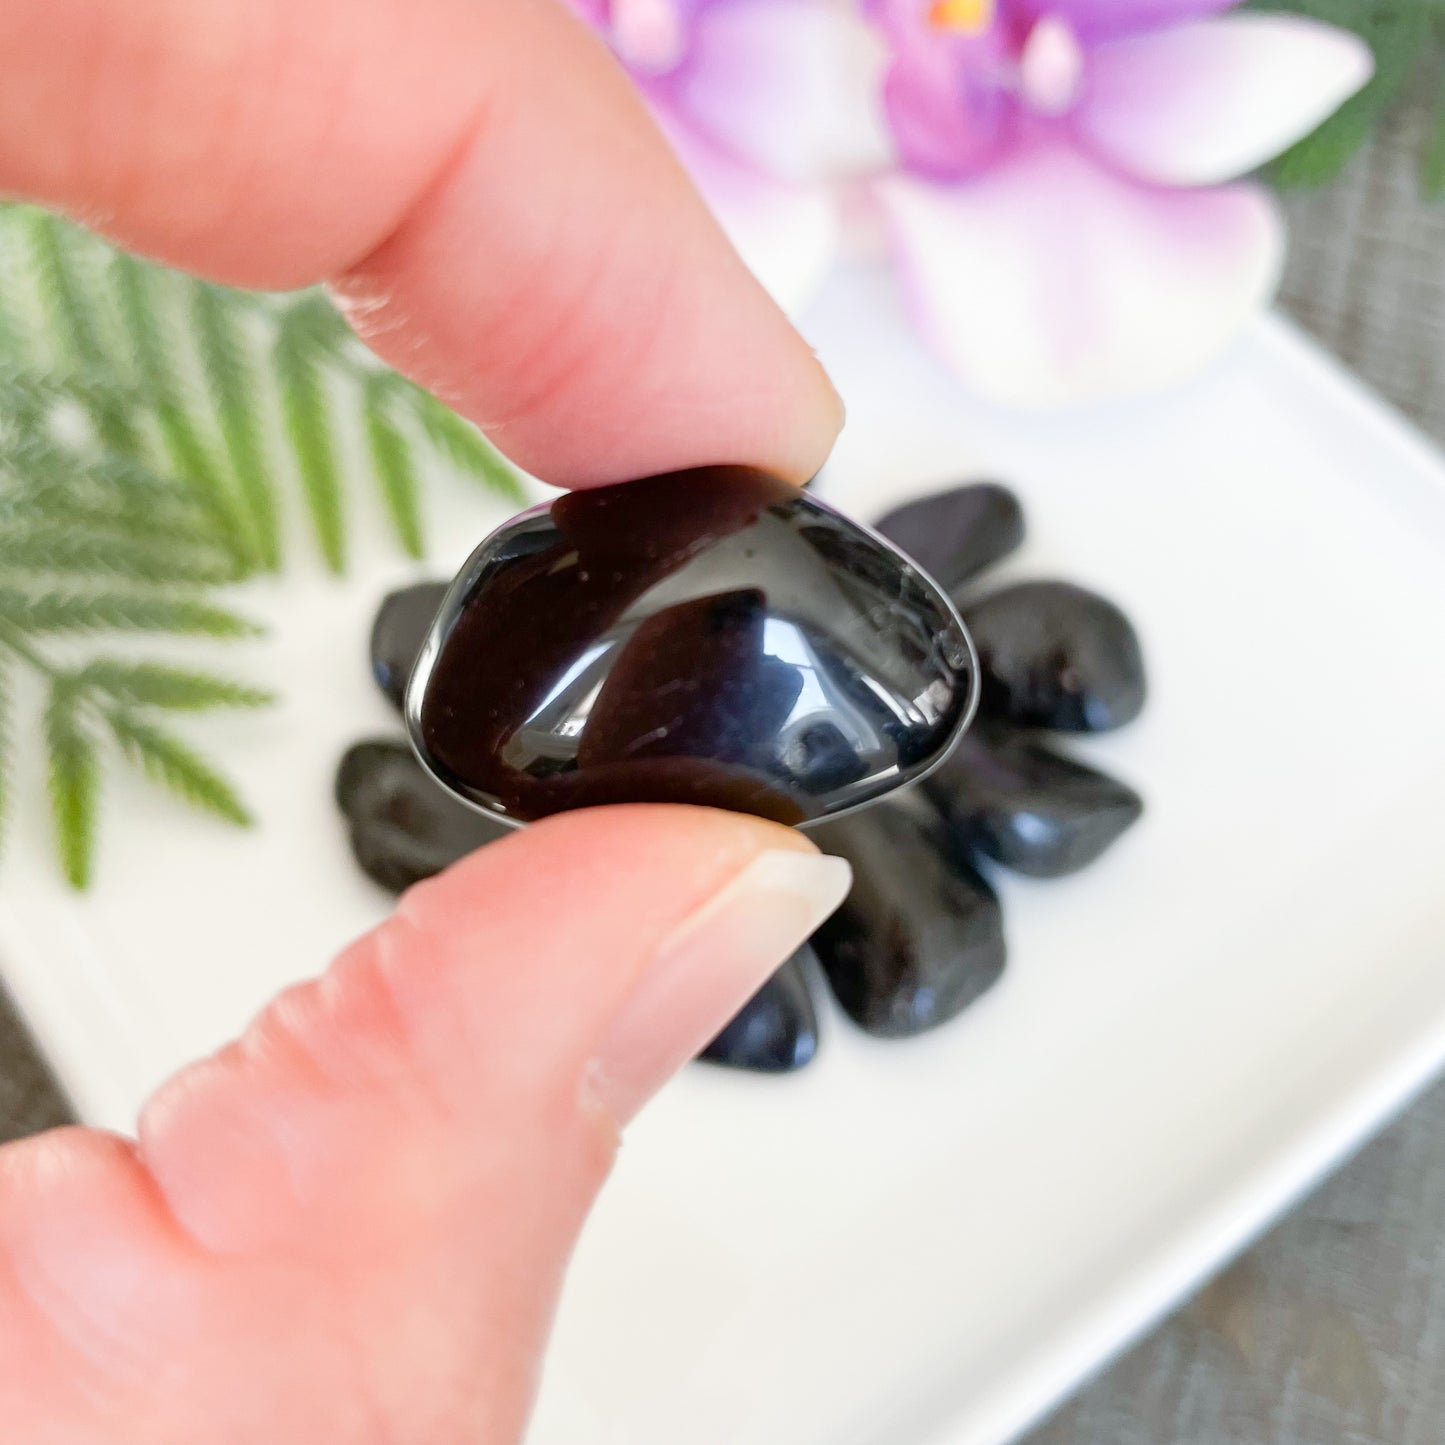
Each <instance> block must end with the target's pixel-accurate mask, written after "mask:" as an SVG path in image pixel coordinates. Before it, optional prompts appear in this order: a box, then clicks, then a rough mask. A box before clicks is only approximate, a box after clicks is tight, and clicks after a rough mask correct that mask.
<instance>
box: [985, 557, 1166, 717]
mask: <svg viewBox="0 0 1445 1445" xmlns="http://www.w3.org/2000/svg"><path fill="white" fill-rule="evenodd" d="M965 616H966V618H967V621H968V627H969V631H970V632H971V633H972V634H973V641H974V645H975V646H976V647H977V648H978V657H979V665H980V667H981V668H982V671H983V698H982V701H981V703H980V710H981V712H982V713H983V715H984V716H985V717H989V718H1003V719H1007V720H1008V721H1009V722H1012V723H1018V724H1019V725H1021V726H1023V727H1045V728H1062V729H1064V730H1066V731H1068V732H1105V731H1107V730H1108V729H1109V728H1116V727H1120V726H1121V725H1122V724H1124V723H1126V722H1130V721H1132V720H1133V719H1134V718H1136V717H1137V716H1138V715H1139V711H1140V709H1141V708H1142V707H1143V706H1144V659H1143V656H1142V654H1141V653H1140V650H1139V639H1138V637H1137V636H1135V633H1134V629H1133V627H1132V626H1131V625H1130V623H1129V619H1128V618H1127V617H1125V616H1124V614H1123V613H1122V612H1121V611H1120V610H1119V609H1118V608H1117V607H1115V606H1114V604H1113V603H1112V602H1110V601H1109V600H1108V599H1107V598H1105V597H1100V596H1099V594H1098V593H1097V592H1090V591H1089V590H1088V588H1086V587H1076V586H1074V585H1073V583H1071V582H1019V583H1017V584H1015V585H1014V586H1012V587H1005V588H1003V590H1002V591H999V592H994V593H991V594H990V595H989V596H987V597H985V598H983V599H982V600H981V601H978V602H975V603H972V604H971V605H970V606H969V607H968V608H967V610H966V612H965Z"/></svg>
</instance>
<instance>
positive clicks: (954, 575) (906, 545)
mask: <svg viewBox="0 0 1445 1445" xmlns="http://www.w3.org/2000/svg"><path fill="white" fill-rule="evenodd" d="M877 525H878V530H879V531H880V532H882V534H883V535H884V536H885V537H887V538H888V540H889V541H890V542H892V543H894V544H895V545H896V546H899V547H901V548H902V549H903V550H904V551H905V552H907V553H908V555H909V556H910V557H912V558H913V559H914V560H915V561H916V562H917V563H918V565H919V566H920V567H922V568H923V570H924V571H925V572H929V573H932V575H933V576H934V577H936V578H937V579H938V581H939V582H940V583H942V585H943V586H944V587H946V588H948V589H949V590H950V591H951V590H952V589H953V588H955V587H961V586H962V585H963V584H964V583H965V582H968V581H970V580H971V579H972V578H974V577H976V576H977V575H978V574H979V573H980V572H982V571H983V569H984V568H985V567H991V566H993V564H994V563H995V562H998V561H1001V560H1002V559H1003V558H1005V557H1007V556H1008V554H1009V553H1010V552H1012V551H1013V550H1014V548H1016V547H1017V546H1019V545H1020V543H1022V542H1023V539H1024V509H1023V508H1022V507H1021V506H1020V505H1019V499H1018V498H1017V497H1016V496H1014V494H1013V493H1012V492H1011V491H1009V489H1008V488H1007V487H1005V486H1002V485H1000V484H999V483H998V482H970V483H969V484H968V485H967V486H964V487H954V488H952V489H951V490H949V491H946V492H935V493H933V494H932V495H931V496H927V497H920V498H919V499H918V500H917V501H916V502H908V503H906V504H905V505H903V506H901V507H895V508H894V509H893V510H892V511H891V512H889V513H888V514H887V516H885V517H883V518H882V519H881V520H880V521H879V522H878V524H877Z"/></svg>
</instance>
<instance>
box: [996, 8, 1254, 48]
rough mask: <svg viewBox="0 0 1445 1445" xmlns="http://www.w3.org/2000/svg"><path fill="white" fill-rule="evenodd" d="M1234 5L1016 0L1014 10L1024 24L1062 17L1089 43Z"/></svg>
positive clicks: (1174, 23) (1174, 22)
mask: <svg viewBox="0 0 1445 1445" xmlns="http://www.w3.org/2000/svg"><path fill="white" fill-rule="evenodd" d="M1238 4H1239V0H1019V3H1018V4H1017V5H1016V9H1017V10H1018V11H1019V12H1020V14H1021V18H1022V19H1023V20H1024V21H1025V22H1027V23H1033V22H1036V21H1039V20H1042V19H1044V18H1045V17H1046V16H1053V17H1054V18H1056V19H1058V20H1063V21H1065V22H1067V23H1068V25H1069V26H1070V27H1071V28H1072V29H1073V30H1074V31H1075V32H1076V33H1077V34H1078V35H1079V36H1080V37H1082V38H1083V39H1084V40H1085V41H1087V42H1089V43H1091V44H1092V43H1093V42H1094V41H1096V40H1108V39H1112V38H1114V37H1116V36H1120V35H1138V34H1141V33H1143V32H1145V31H1150V30H1161V29H1163V28H1165V27H1166V26H1170V25H1180V24H1183V23H1184V22H1186V21H1189V20H1198V19H1201V18H1202V17H1204V16H1208V15H1218V14H1219V13H1220V12H1221V11H1224V10H1232V9H1233V8H1234V7H1235V6H1236V5H1238Z"/></svg>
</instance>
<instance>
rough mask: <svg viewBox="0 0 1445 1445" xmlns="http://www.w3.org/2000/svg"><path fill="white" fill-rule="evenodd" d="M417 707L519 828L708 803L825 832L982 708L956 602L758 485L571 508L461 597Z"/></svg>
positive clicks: (628, 489) (423, 732) (641, 492)
mask: <svg viewBox="0 0 1445 1445" xmlns="http://www.w3.org/2000/svg"><path fill="white" fill-rule="evenodd" d="M434 639H435V646H432V645H431V644H428V646H427V648H426V649H425V651H424V653H423V656H422V659H421V662H420V664H419V666H418V668H417V671H416V674H415V676H414V677H413V679H412V685H411V688H410V690H409V693H408V697H407V709H406V712H407V724H408V727H409V728H410V730H411V735H412V738H413V741H414V742H415V744H416V747H417V751H418V752H419V753H420V755H421V756H422V758H423V760H424V761H425V762H426V764H427V766H428V767H430V768H431V769H432V771H433V772H434V773H435V774H436V775H437V777H438V778H440V779H441V780H442V781H443V782H444V783H445V784H446V785H447V786H448V787H450V788H452V789H454V790H455V791H456V792H457V793H459V794H460V795H461V796H463V797H465V798H467V799H469V800H471V801H473V802H476V803H478V804H480V805H481V806H483V807H486V808H488V809H490V810H492V811H493V812H495V813H497V814H499V815H502V816H505V817H509V818H515V819H518V820H522V821H527V820H531V819H534V818H540V817H544V816H546V815H548V814H550V813H559V812H562V811H565V810H567V809H571V808H584V807H593V806H597V805H599V804H606V803H633V802H667V803H695V804H705V805H709V806H713V807H720V808H728V809H732V810H733V811H736V812H743V813H756V814H759V815H760V816H762V817H766V818H772V819H774V820H776V821H778V822H784V823H797V824H806V823H810V822H812V821H813V820H815V819H819V818H822V817H825V816H828V815H830V814H833V813H838V812H841V811H843V810H845V809H847V808H850V807H852V806H854V805H856V804H858V803H861V802H866V801H868V800H870V799H872V798H876V797H880V796H882V795H883V794H884V793H887V792H891V791H893V790H894V789H895V788H898V787H900V786H902V785H903V784H904V783H906V782H909V781H911V780H912V779H914V778H916V777H919V776H921V775H922V774H923V773H924V772H926V771H927V770H928V769H929V768H930V767H931V766H932V765H933V764H934V763H936V762H937V761H938V760H939V759H940V758H941V757H942V756H943V755H944V754H945V753H946V752H947V750H948V748H949V747H950V746H951V745H952V742H953V740H954V738H955V737H956V736H957V735H958V733H959V732H960V730H961V729H962V728H963V727H964V726H965V724H966V723H967V720H968V718H969V717H970V715H971V713H972V710H973V706H974V703H975V700H976V697H977V676H976V668H975V666H974V663H973V657H972V651H971V649H970V647H969V643H968V638H967V635H966V634H965V633H964V630H963V627H962V625H961V623H960V622H959V620H958V617H957V614H956V613H955V612H954V610H953V608H952V606H951V604H950V602H949V599H948V597H947V594H946V593H944V592H943V591H942V590H941V589H940V588H939V586H938V584H937V583H936V582H934V581H933V579H932V578H930V577H928V576H926V575H925V574H924V573H923V572H922V571H920V569H919V568H918V567H917V566H916V565H915V564H914V563H913V562H912V561H910V560H909V558H907V557H906V556H904V555H903V554H902V553H901V552H899V551H898V550H897V549H896V548H894V547H892V546H890V545H888V544H887V543H885V542H882V541H880V540H879V539H878V538H876V537H875V536H873V535H872V534H871V533H869V532H868V531H866V530H865V529H864V528H862V527H859V526H858V525H857V524H856V523H854V522H852V521H850V520H849V519H848V518H847V517H844V516H842V515H841V514H839V513H838V512H836V511H834V510H833V509H832V508H831V507H829V506H827V505H826V504H825V503H823V502H820V501H818V500H817V499H816V498H814V497H812V496H810V495H809V494H808V493H806V492H804V491H802V490H800V489H799V488H797V487H794V486H791V485H789V484H788V483H787V482H785V481H782V480H781V479H779V478H777V477H774V476H770V475H768V474H767V473H764V472H760V471H756V470H754V469H751V468H747V467H702V468H698V469H696V470H692V471H687V472H678V473H674V474H671V475H667V476H660V477H644V478H640V479H638V480H636V481H630V482H624V483H621V484H619V485H616V486H611V487H600V488H596V489H594V490H591V491H584V492H572V493H568V494H566V495H564V496H561V497H558V498H556V499H554V500H553V501H551V502H548V503H546V504H545V505H543V506H541V507H536V508H533V509H531V510H530V511H527V512H524V513H523V514H522V515H521V516H519V517H516V518H514V519H513V520H512V521H511V522H509V523H508V524H507V525H506V526H504V527H503V528H502V529H501V530H500V531H498V532H496V533H494V534H493V535H492V536H491V537H490V538H488V539H487V541H486V542H484V543H483V544H482V546H481V547H479V548H478V549H477V551H476V552H474V553H473V555H472V557H471V558H470V560H469V561H468V562H467V564H466V566H465V567H464V568H463V569H462V572H461V574H460V575H459V577H458V578H457V580H456V582H455V583H454V584H453V586H452V588H451V590H450V591H449V592H448V594H447V598H446V601H445V603H444V604H443V606H442V609H441V612H440V613H439V615H438V618H437V622H436V624H435V627H434Z"/></svg>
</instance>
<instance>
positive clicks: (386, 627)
mask: <svg viewBox="0 0 1445 1445" xmlns="http://www.w3.org/2000/svg"><path fill="white" fill-rule="evenodd" d="M446 595H447V584H446V583H445V582H418V583H416V584H415V586H412V587H400V588H398V589H397V590H396V591H395V592H388V593H387V594H386V596H385V597H384V598H383V599H382V603H381V606H380V608H379V609H378V610H377V613H376V621H375V622H374V623H372V625H371V674H372V676H373V677H374V678H375V679H376V685H377V686H378V687H379V688H380V689H381V690H382V692H384V693H385V694H386V696H387V697H388V698H390V699H391V701H392V702H394V703H395V704H396V706H397V709H398V711H399V710H400V709H401V707H402V705H403V703H404V702H405V700H406V683H407V679H408V678H409V677H410V676H411V670H412V668H413V667H414V666H415V665H416V659H417V654H418V653H419V652H420V651H421V645H422V643H423V642H425V641H426V635H427V633H428V632H429V631H430V630H431V625H432V620H433V618H435V617H436V615H437V609H438V608H439V607H440V606H441V605H442V598H443V597H445V596H446Z"/></svg>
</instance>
